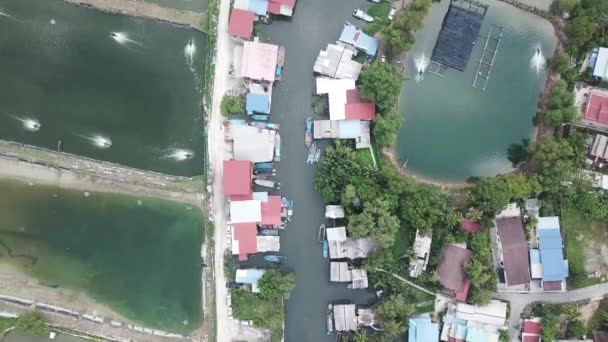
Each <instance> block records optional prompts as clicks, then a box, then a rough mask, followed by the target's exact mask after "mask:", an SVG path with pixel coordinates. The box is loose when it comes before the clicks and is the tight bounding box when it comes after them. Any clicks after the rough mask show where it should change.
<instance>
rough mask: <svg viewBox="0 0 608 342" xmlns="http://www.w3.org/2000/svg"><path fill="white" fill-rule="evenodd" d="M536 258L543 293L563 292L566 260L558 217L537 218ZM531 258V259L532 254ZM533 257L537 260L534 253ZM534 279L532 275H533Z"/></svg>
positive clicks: (566, 269)
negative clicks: (538, 263)
mask: <svg viewBox="0 0 608 342" xmlns="http://www.w3.org/2000/svg"><path fill="white" fill-rule="evenodd" d="M536 239H537V241H538V246H539V248H538V256H539V257H540V269H538V267H537V272H532V273H536V276H538V270H539V271H540V281H541V287H542V289H543V291H565V290H566V278H568V260H566V259H564V249H563V247H564V242H563V240H562V234H561V228H560V224H559V217H557V216H550V217H539V218H538V224H537V225H536ZM530 253H531V255H530V256H531V257H532V252H530ZM534 254H535V255H534V257H535V258H537V255H536V252H534ZM533 277H534V275H533Z"/></svg>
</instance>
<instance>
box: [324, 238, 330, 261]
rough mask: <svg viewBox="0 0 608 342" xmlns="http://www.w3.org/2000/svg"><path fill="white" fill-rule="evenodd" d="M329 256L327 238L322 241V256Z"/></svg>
mask: <svg viewBox="0 0 608 342" xmlns="http://www.w3.org/2000/svg"><path fill="white" fill-rule="evenodd" d="M328 256H329V243H328V242H327V240H325V241H323V257H324V258H327V257H328Z"/></svg>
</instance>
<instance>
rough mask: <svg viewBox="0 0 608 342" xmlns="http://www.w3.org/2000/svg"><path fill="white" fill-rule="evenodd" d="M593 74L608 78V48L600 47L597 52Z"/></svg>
mask: <svg viewBox="0 0 608 342" xmlns="http://www.w3.org/2000/svg"><path fill="white" fill-rule="evenodd" d="M593 76H596V77H601V78H608V48H600V49H599V51H598V53H597V58H596V60H595V65H594V67H593Z"/></svg>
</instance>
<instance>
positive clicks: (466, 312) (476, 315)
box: [456, 300, 507, 328]
mask: <svg viewBox="0 0 608 342" xmlns="http://www.w3.org/2000/svg"><path fill="white" fill-rule="evenodd" d="M456 318H458V319H463V320H466V321H469V322H476V323H480V324H487V325H492V326H495V327H497V328H502V327H504V326H505V322H506V321H507V303H505V302H501V301H499V300H492V301H490V303H489V304H488V305H486V306H476V305H470V304H465V303H458V304H456Z"/></svg>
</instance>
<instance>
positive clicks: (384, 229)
mask: <svg viewBox="0 0 608 342" xmlns="http://www.w3.org/2000/svg"><path fill="white" fill-rule="evenodd" d="M389 209H390V207H389V205H388V203H387V202H385V201H383V200H382V199H380V198H376V199H375V200H373V201H371V202H366V203H365V204H364V205H363V211H362V212H361V213H360V214H353V215H351V216H350V218H349V219H348V232H349V233H350V235H351V236H352V237H354V238H367V237H369V238H372V239H374V240H375V241H377V242H378V243H379V244H380V245H382V246H383V247H390V246H392V245H393V243H394V242H395V234H396V233H397V231H398V230H399V219H398V218H397V217H396V216H393V215H391V213H390V210H389Z"/></svg>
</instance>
